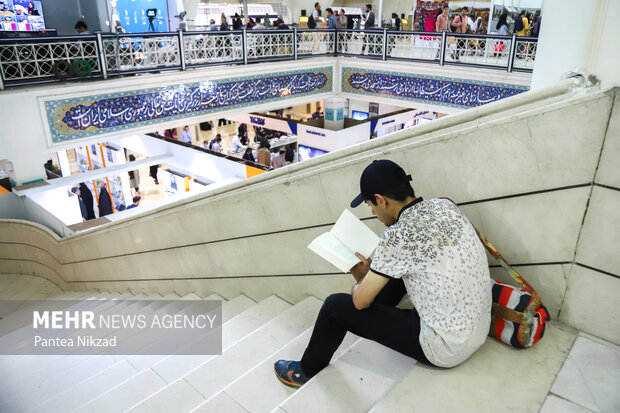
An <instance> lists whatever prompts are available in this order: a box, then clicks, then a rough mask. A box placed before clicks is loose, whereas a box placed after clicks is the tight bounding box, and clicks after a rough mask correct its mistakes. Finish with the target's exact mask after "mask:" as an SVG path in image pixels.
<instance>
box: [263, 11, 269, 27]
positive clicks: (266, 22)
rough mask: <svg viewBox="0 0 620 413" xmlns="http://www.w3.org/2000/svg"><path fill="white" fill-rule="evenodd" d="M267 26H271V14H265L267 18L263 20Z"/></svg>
mask: <svg viewBox="0 0 620 413" xmlns="http://www.w3.org/2000/svg"><path fill="white" fill-rule="evenodd" d="M263 22H264V24H265V28H267V27H269V26H271V20H270V19H269V13H265V18H264V19H263Z"/></svg>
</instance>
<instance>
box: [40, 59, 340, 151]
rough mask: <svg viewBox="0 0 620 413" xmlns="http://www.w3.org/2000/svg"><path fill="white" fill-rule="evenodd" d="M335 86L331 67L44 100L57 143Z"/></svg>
mask: <svg viewBox="0 0 620 413" xmlns="http://www.w3.org/2000/svg"><path fill="white" fill-rule="evenodd" d="M331 91H332V68H331V67H325V68H318V69H311V70H303V71H292V72H281V73H272V74H267V75H260V76H251V77H244V78H237V79H225V80H213V81H211V80H208V81H203V82H199V83H190V84H183V85H178V86H168V87H161V88H155V89H145V90H134V91H130V92H120V93H113V94H106V95H96V96H88V97H82V98H73V99H59V100H53V101H46V102H45V110H46V114H47V121H48V124H49V127H50V133H51V138H52V142H53V143H60V142H66V141H70V140H73V139H78V138H83V137H87V136H94V135H100V134H103V133H109V132H114V131H118V130H124V129H131V128H135V127H138V126H145V125H151V124H155V123H160V122H163V121H168V120H174V119H182V118H187V117H191V116H198V115H203V114H206V113H212V112H218V111H223V110H229V109H233V108H239V107H245V106H251V105H256V104H259V103H266V102H271V101H276V100H278V101H279V100H283V99H290V98H293V97H300V96H306V95H313V94H318V93H325V92H331Z"/></svg>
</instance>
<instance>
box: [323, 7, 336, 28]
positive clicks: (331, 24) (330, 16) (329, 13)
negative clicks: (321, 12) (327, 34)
mask: <svg viewBox="0 0 620 413" xmlns="http://www.w3.org/2000/svg"><path fill="white" fill-rule="evenodd" d="M325 13H326V15H325V16H326V17H327V28H328V29H335V28H336V24H338V18H337V17H336V16H334V11H333V10H332V9H331V7H328V8H327V9H325Z"/></svg>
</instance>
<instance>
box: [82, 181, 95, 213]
mask: <svg viewBox="0 0 620 413" xmlns="http://www.w3.org/2000/svg"><path fill="white" fill-rule="evenodd" d="M80 197H81V198H82V201H83V202H84V205H86V220H89V219H95V210H94V209H93V206H94V200H93V193H92V192H90V189H88V187H87V186H86V184H85V183H84V182H81V183H80Z"/></svg>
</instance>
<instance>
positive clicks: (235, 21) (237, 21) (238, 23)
mask: <svg viewBox="0 0 620 413" xmlns="http://www.w3.org/2000/svg"><path fill="white" fill-rule="evenodd" d="M241 26H243V23H242V22H241V16H239V13H235V16H234V17H233V30H241Z"/></svg>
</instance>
